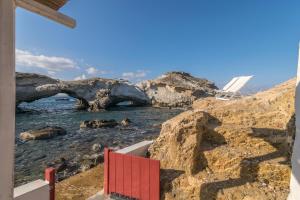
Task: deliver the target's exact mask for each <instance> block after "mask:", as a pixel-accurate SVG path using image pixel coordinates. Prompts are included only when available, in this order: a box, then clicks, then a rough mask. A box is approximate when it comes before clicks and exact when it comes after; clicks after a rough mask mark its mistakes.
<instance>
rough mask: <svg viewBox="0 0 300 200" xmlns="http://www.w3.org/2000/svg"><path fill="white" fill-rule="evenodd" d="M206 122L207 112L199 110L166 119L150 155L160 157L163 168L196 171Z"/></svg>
mask: <svg viewBox="0 0 300 200" xmlns="http://www.w3.org/2000/svg"><path fill="white" fill-rule="evenodd" d="M207 124H208V114H207V113H205V112H201V111H199V112H192V111H188V112H185V113H182V114H180V115H178V116H177V117H175V118H173V119H171V120H169V121H167V122H166V123H164V124H163V126H162V130H161V134H160V136H159V138H158V139H157V140H156V141H155V143H154V144H153V145H152V146H151V149H150V152H151V153H152V154H151V156H152V157H154V158H160V162H161V166H162V167H164V168H169V169H175V170H184V171H186V172H188V173H190V174H192V173H194V172H196V171H197V169H198V168H199V166H200V165H201V163H200V161H201V157H199V156H200V154H199V152H200V150H201V149H200V147H201V140H202V137H203V133H205V131H206V129H207ZM162 158H163V159H162Z"/></svg>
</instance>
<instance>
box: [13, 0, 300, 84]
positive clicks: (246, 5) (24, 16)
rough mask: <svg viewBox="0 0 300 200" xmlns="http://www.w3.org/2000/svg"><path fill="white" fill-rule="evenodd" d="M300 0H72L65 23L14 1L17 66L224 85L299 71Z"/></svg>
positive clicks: (272, 80)
mask: <svg viewBox="0 0 300 200" xmlns="http://www.w3.org/2000/svg"><path fill="white" fill-rule="evenodd" d="M299 10H300V1H291V0H289V1H282V0H280V1H279V0H272V1H271V0H265V1H262V0H242V1H241V0H226V1H223V0H89V1H86V0H85V1H83V0H81V1H79V0H76V1H75V0H71V1H70V2H69V3H68V4H67V5H66V6H65V7H64V8H63V9H62V10H61V12H63V13H65V14H68V15H70V16H72V17H74V18H75V19H76V20H77V23H78V26H77V27H76V28H75V29H68V28H66V27H64V26H61V25H59V24H56V23H54V22H51V21H49V20H47V19H45V18H42V17H40V16H37V15H35V14H32V13H29V12H27V11H24V10H21V9H17V15H16V17H17V20H16V27H17V28H16V38H17V40H16V48H17V70H18V71H23V72H36V73H43V74H48V75H49V76H52V77H56V78H61V79H65V80H73V79H75V78H77V79H80V78H89V77H93V76H100V77H108V78H126V79H129V80H131V81H133V82H137V81H140V80H144V79H152V78H155V77H157V76H159V75H161V74H162V73H165V72H167V71H172V70H180V71H186V72H189V73H191V74H193V75H194V76H198V77H205V78H207V79H209V80H212V81H214V82H216V83H217V84H218V85H219V86H222V85H223V84H224V83H225V82H227V81H229V79H231V78H232V77H233V76H236V75H255V79H253V80H252V83H251V85H252V87H267V86H271V85H273V84H277V83H280V82H282V81H285V80H287V79H289V78H291V77H294V76H296V67H297V51H298V43H299V40H300V12H299Z"/></svg>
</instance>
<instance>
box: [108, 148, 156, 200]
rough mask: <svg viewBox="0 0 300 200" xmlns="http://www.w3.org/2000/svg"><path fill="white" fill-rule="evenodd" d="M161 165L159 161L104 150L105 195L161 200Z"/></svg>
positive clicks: (140, 199) (142, 199) (141, 199)
mask: <svg viewBox="0 0 300 200" xmlns="http://www.w3.org/2000/svg"><path fill="white" fill-rule="evenodd" d="M159 170H160V163H159V161H157V160H152V159H149V158H143V157H138V156H132V155H126V154H120V153H115V152H112V151H110V150H109V149H105V150H104V193H105V194H111V193H116V194H120V195H124V196H125V197H130V198H135V199H139V200H159V197H160V183H159V179H160V171H159Z"/></svg>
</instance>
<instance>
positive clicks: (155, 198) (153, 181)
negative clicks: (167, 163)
mask: <svg viewBox="0 0 300 200" xmlns="http://www.w3.org/2000/svg"><path fill="white" fill-rule="evenodd" d="M159 198H160V163H159V161H158V160H150V200H159Z"/></svg>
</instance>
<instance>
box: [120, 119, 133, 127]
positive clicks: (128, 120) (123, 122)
mask: <svg viewBox="0 0 300 200" xmlns="http://www.w3.org/2000/svg"><path fill="white" fill-rule="evenodd" d="M130 123H131V120H130V119H128V118H125V119H123V120H122V121H121V125H122V126H129V125H130Z"/></svg>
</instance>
